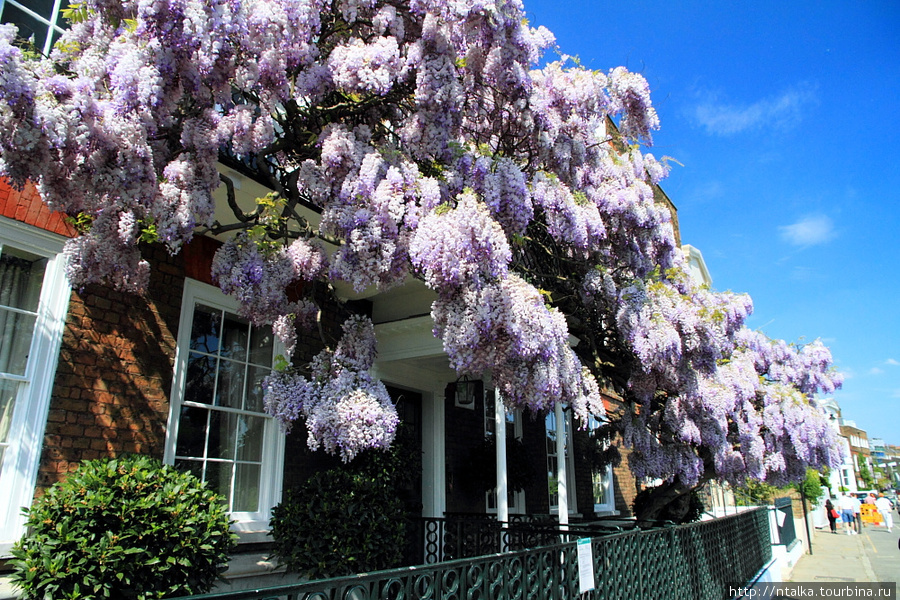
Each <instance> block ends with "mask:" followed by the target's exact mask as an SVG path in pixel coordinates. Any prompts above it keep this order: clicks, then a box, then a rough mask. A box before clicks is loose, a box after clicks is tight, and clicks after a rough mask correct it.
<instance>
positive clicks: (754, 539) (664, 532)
mask: <svg viewBox="0 0 900 600" xmlns="http://www.w3.org/2000/svg"><path fill="white" fill-rule="evenodd" d="M591 549H592V553H593V563H594V564H593V567H594V569H593V570H594V577H595V582H596V588H595V589H594V590H593V591H590V592H588V593H586V594H584V595H582V594H580V592H579V576H578V560H577V550H576V543H575V542H566V543H557V544H552V545H549V546H542V547H539V548H531V549H528V550H519V551H514V552H506V553H502V554H490V555H487V556H479V557H475V558H464V559H458V560H451V561H448V562H440V563H435V564H429V565H422V566H418V567H408V568H403V569H394V570H390V571H380V572H377V573H366V574H361V575H355V576H351V577H340V578H335V579H325V580H320V581H310V582H306V583H301V584H293V585H284V586H277V587H271V588H265V589H257V590H245V591H235V592H221V593H213V594H204V595H199V596H191V597H190V598H192V599H193V600H276V599H278V600H412V599H421V600H459V599H468V598H479V599H484V600H526V599H531V598H540V599H546V600H576V599H581V598H589V599H590V600H618V599H623V600H625V599H627V600H632V599H633V598H700V599H705V598H716V599H718V598H723V597H726V596H727V589H728V585H729V584H731V585H733V584H735V583H745V582H749V581H751V580H752V579H753V578H754V577H755V576H756V575H757V574H758V572H759V571H760V569H762V568H763V567H764V566H765V565H766V564H767V563H768V562H769V560H770V558H771V542H770V540H769V524H768V516H767V511H766V509H758V510H751V511H747V512H743V513H740V514H737V515H734V516H730V517H724V518H721V519H716V520H712V521H704V522H700V523H692V524H690V525H682V526H677V527H675V526H673V527H664V528H659V529H655V530H649V531H640V530H636V531H628V532H621V533H613V534H610V535H606V536H603V537H596V538H592V541H591ZM181 600H187V598H182V599H181Z"/></svg>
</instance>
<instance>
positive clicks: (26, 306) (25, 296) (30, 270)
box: [0, 254, 43, 458]
mask: <svg viewBox="0 0 900 600" xmlns="http://www.w3.org/2000/svg"><path fill="white" fill-rule="evenodd" d="M38 265H39V263H35V262H31V261H28V260H25V259H23V258H17V257H14V256H9V255H6V254H4V255H2V256H0V373H8V374H12V375H24V374H25V365H26V364H27V361H28V350H29V348H30V346H31V336H32V333H33V331H34V323H35V320H36V319H35V316H34V315H31V314H23V313H21V312H16V311H13V310H10V308H17V309H20V310H27V311H29V312H35V311H36V309H37V301H38V298H39V297H40V287H41V279H42V277H41V275H42V271H43V270H42V269H40V268H39V266H38ZM36 267H37V268H36ZM18 386H19V383H18V382H16V381H14V380H10V379H0V453H2V451H3V449H4V448H3V445H5V442H6V441H7V438H8V434H9V427H10V422H11V421H12V415H13V409H14V408H15V401H16V390H17V388H18ZM0 458H2V454H0Z"/></svg>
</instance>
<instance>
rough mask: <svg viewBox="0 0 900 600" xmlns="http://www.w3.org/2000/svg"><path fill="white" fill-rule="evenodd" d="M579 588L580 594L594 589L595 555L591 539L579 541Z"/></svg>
mask: <svg viewBox="0 0 900 600" xmlns="http://www.w3.org/2000/svg"><path fill="white" fill-rule="evenodd" d="M577 548H578V587H579V590H580V593H582V594H583V593H585V592H589V591H591V590H592V589H594V553H593V551H592V550H591V539H590V538H583V539H580V540H578V545H577Z"/></svg>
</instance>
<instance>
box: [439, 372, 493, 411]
mask: <svg viewBox="0 0 900 600" xmlns="http://www.w3.org/2000/svg"><path fill="white" fill-rule="evenodd" d="M483 395H484V382H483V381H481V380H474V381H471V380H469V379H468V378H465V377H464V378H462V379H459V380H457V381H454V382H452V383H448V384H447V387H446V389H445V390H444V397H445V398H446V400H447V401H448V402H449V401H450V400H452V401H453V403H454V406H458V407H460V408H468V409H469V410H475V404H476V401H478V400H481V398H482V396H483Z"/></svg>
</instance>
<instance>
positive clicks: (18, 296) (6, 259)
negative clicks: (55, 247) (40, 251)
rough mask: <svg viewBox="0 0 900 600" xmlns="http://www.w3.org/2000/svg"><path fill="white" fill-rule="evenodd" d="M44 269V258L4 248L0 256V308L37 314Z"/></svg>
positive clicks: (45, 264)
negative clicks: (7, 307)
mask: <svg viewBox="0 0 900 600" xmlns="http://www.w3.org/2000/svg"><path fill="white" fill-rule="evenodd" d="M46 268H47V259H46V258H42V257H40V256H37V255H34V254H31V253H30V252H25V251H24V250H18V249H16V248H9V247H4V248H3V254H2V256H0V306H9V307H12V308H18V309H21V310H27V311H30V312H37V309H38V303H39V302H40V300H41V284H42V283H43V281H44V271H45V269H46Z"/></svg>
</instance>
